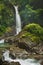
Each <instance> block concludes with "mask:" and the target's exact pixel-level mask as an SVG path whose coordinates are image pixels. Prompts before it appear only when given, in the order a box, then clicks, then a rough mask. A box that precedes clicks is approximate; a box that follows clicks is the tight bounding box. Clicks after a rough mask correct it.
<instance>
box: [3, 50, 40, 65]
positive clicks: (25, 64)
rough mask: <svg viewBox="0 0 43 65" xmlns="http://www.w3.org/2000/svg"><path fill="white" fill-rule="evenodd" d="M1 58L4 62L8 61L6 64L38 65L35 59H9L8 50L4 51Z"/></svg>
mask: <svg viewBox="0 0 43 65" xmlns="http://www.w3.org/2000/svg"><path fill="white" fill-rule="evenodd" d="M3 57H4V61H8V62H12V61H13V62H19V63H20V64H21V65H40V63H39V61H37V60H35V59H30V58H29V59H18V58H16V59H11V57H9V50H6V51H5V52H4V53H3Z"/></svg>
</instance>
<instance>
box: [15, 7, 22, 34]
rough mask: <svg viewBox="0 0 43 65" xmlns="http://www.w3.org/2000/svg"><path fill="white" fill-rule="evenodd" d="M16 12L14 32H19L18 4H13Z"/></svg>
mask: <svg viewBox="0 0 43 65" xmlns="http://www.w3.org/2000/svg"><path fill="white" fill-rule="evenodd" d="M14 8H15V12H16V34H19V32H20V31H21V18H20V15H19V12H18V6H14Z"/></svg>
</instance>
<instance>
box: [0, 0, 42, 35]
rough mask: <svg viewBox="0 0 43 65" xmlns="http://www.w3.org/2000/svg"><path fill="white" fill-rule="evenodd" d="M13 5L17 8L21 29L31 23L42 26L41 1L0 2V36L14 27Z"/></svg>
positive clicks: (16, 0)
mask: <svg viewBox="0 0 43 65" xmlns="http://www.w3.org/2000/svg"><path fill="white" fill-rule="evenodd" d="M14 5H18V7H19V13H20V16H21V20H22V24H23V25H22V27H24V25H26V24H28V23H31V22H33V23H38V24H40V25H42V26H43V0H0V35H2V34H3V33H5V32H9V30H10V31H11V29H12V26H14V25H15V22H16V21H15V9H14ZM8 28H9V29H8ZM7 29H8V31H7Z"/></svg>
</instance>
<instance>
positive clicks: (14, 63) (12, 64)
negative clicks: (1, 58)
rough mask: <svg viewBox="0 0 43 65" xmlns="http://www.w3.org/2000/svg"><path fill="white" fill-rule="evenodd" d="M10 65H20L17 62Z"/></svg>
mask: <svg viewBox="0 0 43 65" xmlns="http://www.w3.org/2000/svg"><path fill="white" fill-rule="evenodd" d="M10 65H20V63H19V62H11V63H10Z"/></svg>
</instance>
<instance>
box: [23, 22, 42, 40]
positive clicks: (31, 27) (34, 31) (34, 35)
mask: <svg viewBox="0 0 43 65" xmlns="http://www.w3.org/2000/svg"><path fill="white" fill-rule="evenodd" d="M23 30H24V31H27V33H30V34H28V35H25V36H30V37H31V40H37V41H38V39H39V40H42V41H43V28H42V27H41V26H40V25H39V24H34V23H32V24H28V25H26V26H25V27H24V29H23Z"/></svg>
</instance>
